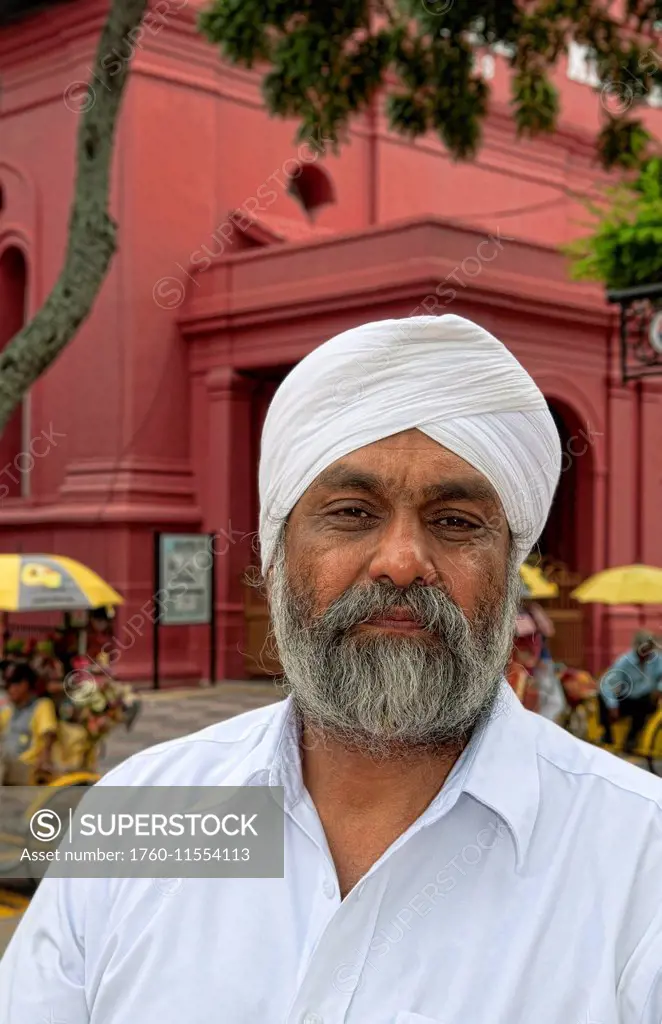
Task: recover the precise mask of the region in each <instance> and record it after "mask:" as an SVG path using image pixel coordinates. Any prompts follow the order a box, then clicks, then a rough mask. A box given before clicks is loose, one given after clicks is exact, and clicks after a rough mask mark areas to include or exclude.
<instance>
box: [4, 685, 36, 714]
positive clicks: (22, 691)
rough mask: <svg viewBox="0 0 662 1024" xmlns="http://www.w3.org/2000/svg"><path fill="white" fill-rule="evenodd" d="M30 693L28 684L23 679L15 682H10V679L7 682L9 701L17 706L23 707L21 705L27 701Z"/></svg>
mask: <svg viewBox="0 0 662 1024" xmlns="http://www.w3.org/2000/svg"><path fill="white" fill-rule="evenodd" d="M30 694H31V690H30V684H29V683H28V682H27V680H25V679H22V680H20V681H19V682H16V683H12V682H11V681H10V682H8V683H7V696H8V697H9V700H10V701H11V703H12V704H13V705H14V706H15V707H17V708H20V707H23V705H24V704H26V703H27V702H28V700H29V699H30Z"/></svg>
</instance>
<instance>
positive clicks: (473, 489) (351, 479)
mask: <svg viewBox="0 0 662 1024" xmlns="http://www.w3.org/2000/svg"><path fill="white" fill-rule="evenodd" d="M314 486H315V489H317V488H320V489H322V488H335V487H338V488H343V487H344V488H347V489H348V490H352V491H368V492H370V493H372V494H381V495H383V494H385V493H386V490H387V487H386V484H385V482H384V481H383V480H382V479H381V478H380V477H378V476H375V475H374V474H373V473H368V472H364V471H362V470H356V469H350V468H349V467H344V466H336V467H334V468H333V469H328V470H326V471H325V472H324V473H321V474H320V475H319V477H318V478H317V480H316V481H315V484H314ZM422 497H423V499H424V500H425V501H484V502H488V503H489V504H492V505H497V504H498V498H497V496H496V494H495V492H494V490H493V488H492V487H491V486H490V484H489V483H488V482H487V481H486V480H466V479H463V478H460V477H458V478H457V479H449V480H444V481H443V482H441V483H438V484H430V485H429V486H428V487H425V488H424V489H423V492H422Z"/></svg>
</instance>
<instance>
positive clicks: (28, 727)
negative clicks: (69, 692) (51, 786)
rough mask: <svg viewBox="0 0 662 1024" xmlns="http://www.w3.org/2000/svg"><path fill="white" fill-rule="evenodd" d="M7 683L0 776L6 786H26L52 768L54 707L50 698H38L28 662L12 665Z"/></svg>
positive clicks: (0, 716)
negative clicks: (36, 776)
mask: <svg viewBox="0 0 662 1024" xmlns="http://www.w3.org/2000/svg"><path fill="white" fill-rule="evenodd" d="M5 686H6V689H7V696H8V698H9V705H8V706H7V707H4V708H2V709H0V750H1V757H0V776H1V779H2V782H3V784H4V785H6V786H12V785H13V786H27V785H29V784H30V783H31V782H32V781H33V777H34V775H38V774H41V773H44V774H46V773H49V772H51V771H52V751H53V745H54V743H55V740H56V738H57V728H58V726H57V718H56V715H55V707H54V705H53V702H52V701H51V700H49V699H48V698H47V697H44V698H38V697H37V693H36V689H37V677H36V675H35V673H34V672H33V670H32V669H31V668H30V666H29V665H26V664H16V665H14V666H12V667H10V668H9V669H8V670H7V675H6V681H5Z"/></svg>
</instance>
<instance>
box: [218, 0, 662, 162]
mask: <svg viewBox="0 0 662 1024" xmlns="http://www.w3.org/2000/svg"><path fill="white" fill-rule="evenodd" d="M614 6H615V5H614V4H613V3H612V2H610V0H328V2H326V3H324V2H321V0H213V2H212V3H211V5H210V6H209V8H208V9H207V10H205V11H204V12H203V14H202V16H201V19H200V25H201V28H202V31H203V32H204V34H205V35H206V36H207V38H208V39H210V40H211V41H212V42H215V43H217V44H219V45H220V49H221V53H222V55H223V57H224V58H225V59H226V60H229V61H231V62H233V63H235V64H238V65H242V66H244V67H246V68H252V67H254V66H256V65H258V66H261V65H266V71H265V76H264V79H263V91H264V97H265V101H266V103H267V106H268V108H269V110H270V111H271V112H272V113H274V114H278V115H281V116H284V117H294V118H296V119H297V120H298V122H299V124H300V134H301V137H306V136H308V135H310V134H312V133H315V132H318V131H321V133H322V134H323V136H324V138H327V139H332V140H334V141H335V142H336V143H338V142H340V141H341V140H342V138H343V137H344V135H345V134H346V131H347V127H348V124H349V120H350V117H351V116H352V114H355V113H357V112H360V111H362V110H365V109H366V108H367V107H368V105H369V104H370V102H371V100H372V98H373V97H374V95H375V94H376V92H377V91H378V90H379V89H382V88H383V89H385V91H386V94H387V104H388V115H389V119H390V124H391V127H392V128H393V129H394V130H395V131H397V132H400V133H402V134H405V135H408V136H410V137H413V138H416V137H418V136H421V135H423V134H425V133H426V132H428V131H434V132H436V133H437V134H438V135H439V136H440V137H441V139H442V141H443V142H444V144H445V146H446V147H447V148H448V150H449V151H450V152H451V154H452V155H453V156H454V157H456V158H458V159H466V158H469V157H471V156H473V155H474V154H475V153H476V151H477V149H478V147H479V145H480V141H481V128H482V124H483V121H484V119H485V116H486V113H487V107H488V101H489V96H490V86H489V84H488V82H486V81H485V80H484V78H483V77H482V76H481V74H480V73H479V72H478V71H477V68H476V63H475V53H476V50H477V49H481V48H486V49H487V50H490V49H492V50H493V49H494V48H495V47H497V48H498V49H499V52H501V53H504V54H505V55H506V59H507V61H508V63H509V65H510V68H511V72H512V74H511V102H512V111H513V116H514V119H515V123H516V126H517V130H518V132H519V134H520V135H522V136H533V135H537V134H540V133H542V132H551V131H553V130H554V127H555V125H556V122H557V117H558V113H559V96H558V90H557V89H556V87H555V85H554V84H553V82H552V77H551V73H552V71H553V69H554V67H555V66H556V65H557V63H558V61H559V58H560V57H561V55H562V54H564V53H565V52H566V50H567V47H568V43H569V41H570V40H571V39H574V40H576V42H578V43H580V44H583V45H585V46H587V47H588V52H589V54H590V56H591V57H592V59H593V61H594V63H595V67H596V71H597V74H598V75H599V78H600V86H599V90H600V92H601V95H602V96H606V97H610V96H611V97H613V96H616V97H621V99H623V98H624V97H625V96H626V95H627V96H628V97H630V95H631V94H632V99H631V102H628V104H627V105H628V107H629V108H630V109H629V110H628V112H627V113H626V112H624V111H623V110H622V109H621V108H622V107H623V105H624V104H623V103H622V102H621V104H620V105H618V109H617V110H616V111H613V110H610V104H609V103H608V102H605V103H603V105H602V107H603V113H604V125H603V128H602V131H601V132H600V136H599V139H598V146H599V152H600V155H601V158H602V161H603V163H604V165H605V166H606V167H618V166H620V167H630V166H632V165H633V163H636V162H638V161H640V160H641V159H642V158H643V156H644V154H645V150H646V147H647V145H648V142H649V136H648V133H647V131H646V130H645V128H644V126H643V124H642V123H641V121H640V120H639V119H638V118H636V117H635V115H634V109H635V108H636V107H637V106H639V105H640V104H641V103H643V102H644V101H645V98H646V96H647V95H648V94H649V93H650V91H651V89H652V88H653V87H654V86H655V85H660V86H662V54H660V56H659V59H658V60H657V61H656V60H655V59H653V57H654V52H653V50H652V49H651V39H652V38H654V36H655V28H654V26H655V23H656V21H658V20H660V19H662V0H626V8H627V16H626V19H625V21H623V19H622V18H621V19H619V18H618V17H617V16H616V14H612V13H610V11H611V9H612V8H613V7H614ZM619 6H620V5H619ZM632 81H634V82H636V90H633V89H632ZM605 90H606V92H605ZM612 106H613V104H612Z"/></svg>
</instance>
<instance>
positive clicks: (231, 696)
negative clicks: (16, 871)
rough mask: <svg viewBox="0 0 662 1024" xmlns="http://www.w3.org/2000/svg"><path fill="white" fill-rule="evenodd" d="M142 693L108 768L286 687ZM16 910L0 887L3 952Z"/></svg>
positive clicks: (111, 748)
mask: <svg viewBox="0 0 662 1024" xmlns="http://www.w3.org/2000/svg"><path fill="white" fill-rule="evenodd" d="M140 697H141V700H142V701H143V708H142V712H141V714H140V716H139V718H138V719H137V720H136V723H135V725H134V727H133V729H132V730H131V732H126V730H125V729H121V728H118V729H116V730H115V732H114V733H112V734H111V735H110V737H109V739H108V742H107V746H106V751H105V753H104V756H103V757H102V760H101V762H100V768H101V770H102V771H103V772H106V771H108V770H109V769H110V768H113V767H114V766H115V765H116V764H119V763H120V762H121V761H124V760H125V759H126V758H127V757H130V756H131V754H135V753H136V752H137V751H139V750H144V749H145V748H146V747H151V746H154V744H156V743H163V742H164V741H165V740H170V739H176V738H177V737H179V736H186V734H187V733H190V732H196V731H197V730H198V729H202V728H204V726H206V725H211V724H212V723H213V722H221V721H223V720H224V719H226V718H232V716H233V715H239V714H241V713H242V712H243V711H250V710H251V709H252V708H258V707H262V706H263V705H265V704H273V702H274V701H275V700H278V699H279V698H280V697H281V692H280V691H279V690H278V689H277V687H276V686H274V685H273V684H265V683H257V682H256V683H253V682H249V683H246V682H241V683H235V682H228V683H219V684H218V685H217V686H215V687H209V688H206V689H187V690H164V691H162V692H158V693H157V692H154V693H153V692H147V693H141V694H140ZM10 913H12V911H10V910H9V908H3V905H2V890H1V889H0V956H1V955H2V953H3V952H4V950H5V948H6V946H7V943H8V942H9V940H10V938H11V936H12V934H13V933H14V930H15V929H16V926H17V925H18V922H19V920H20V912H18V911H17V912H16V913H15V914H12V916H6V915H8V914H10Z"/></svg>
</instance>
